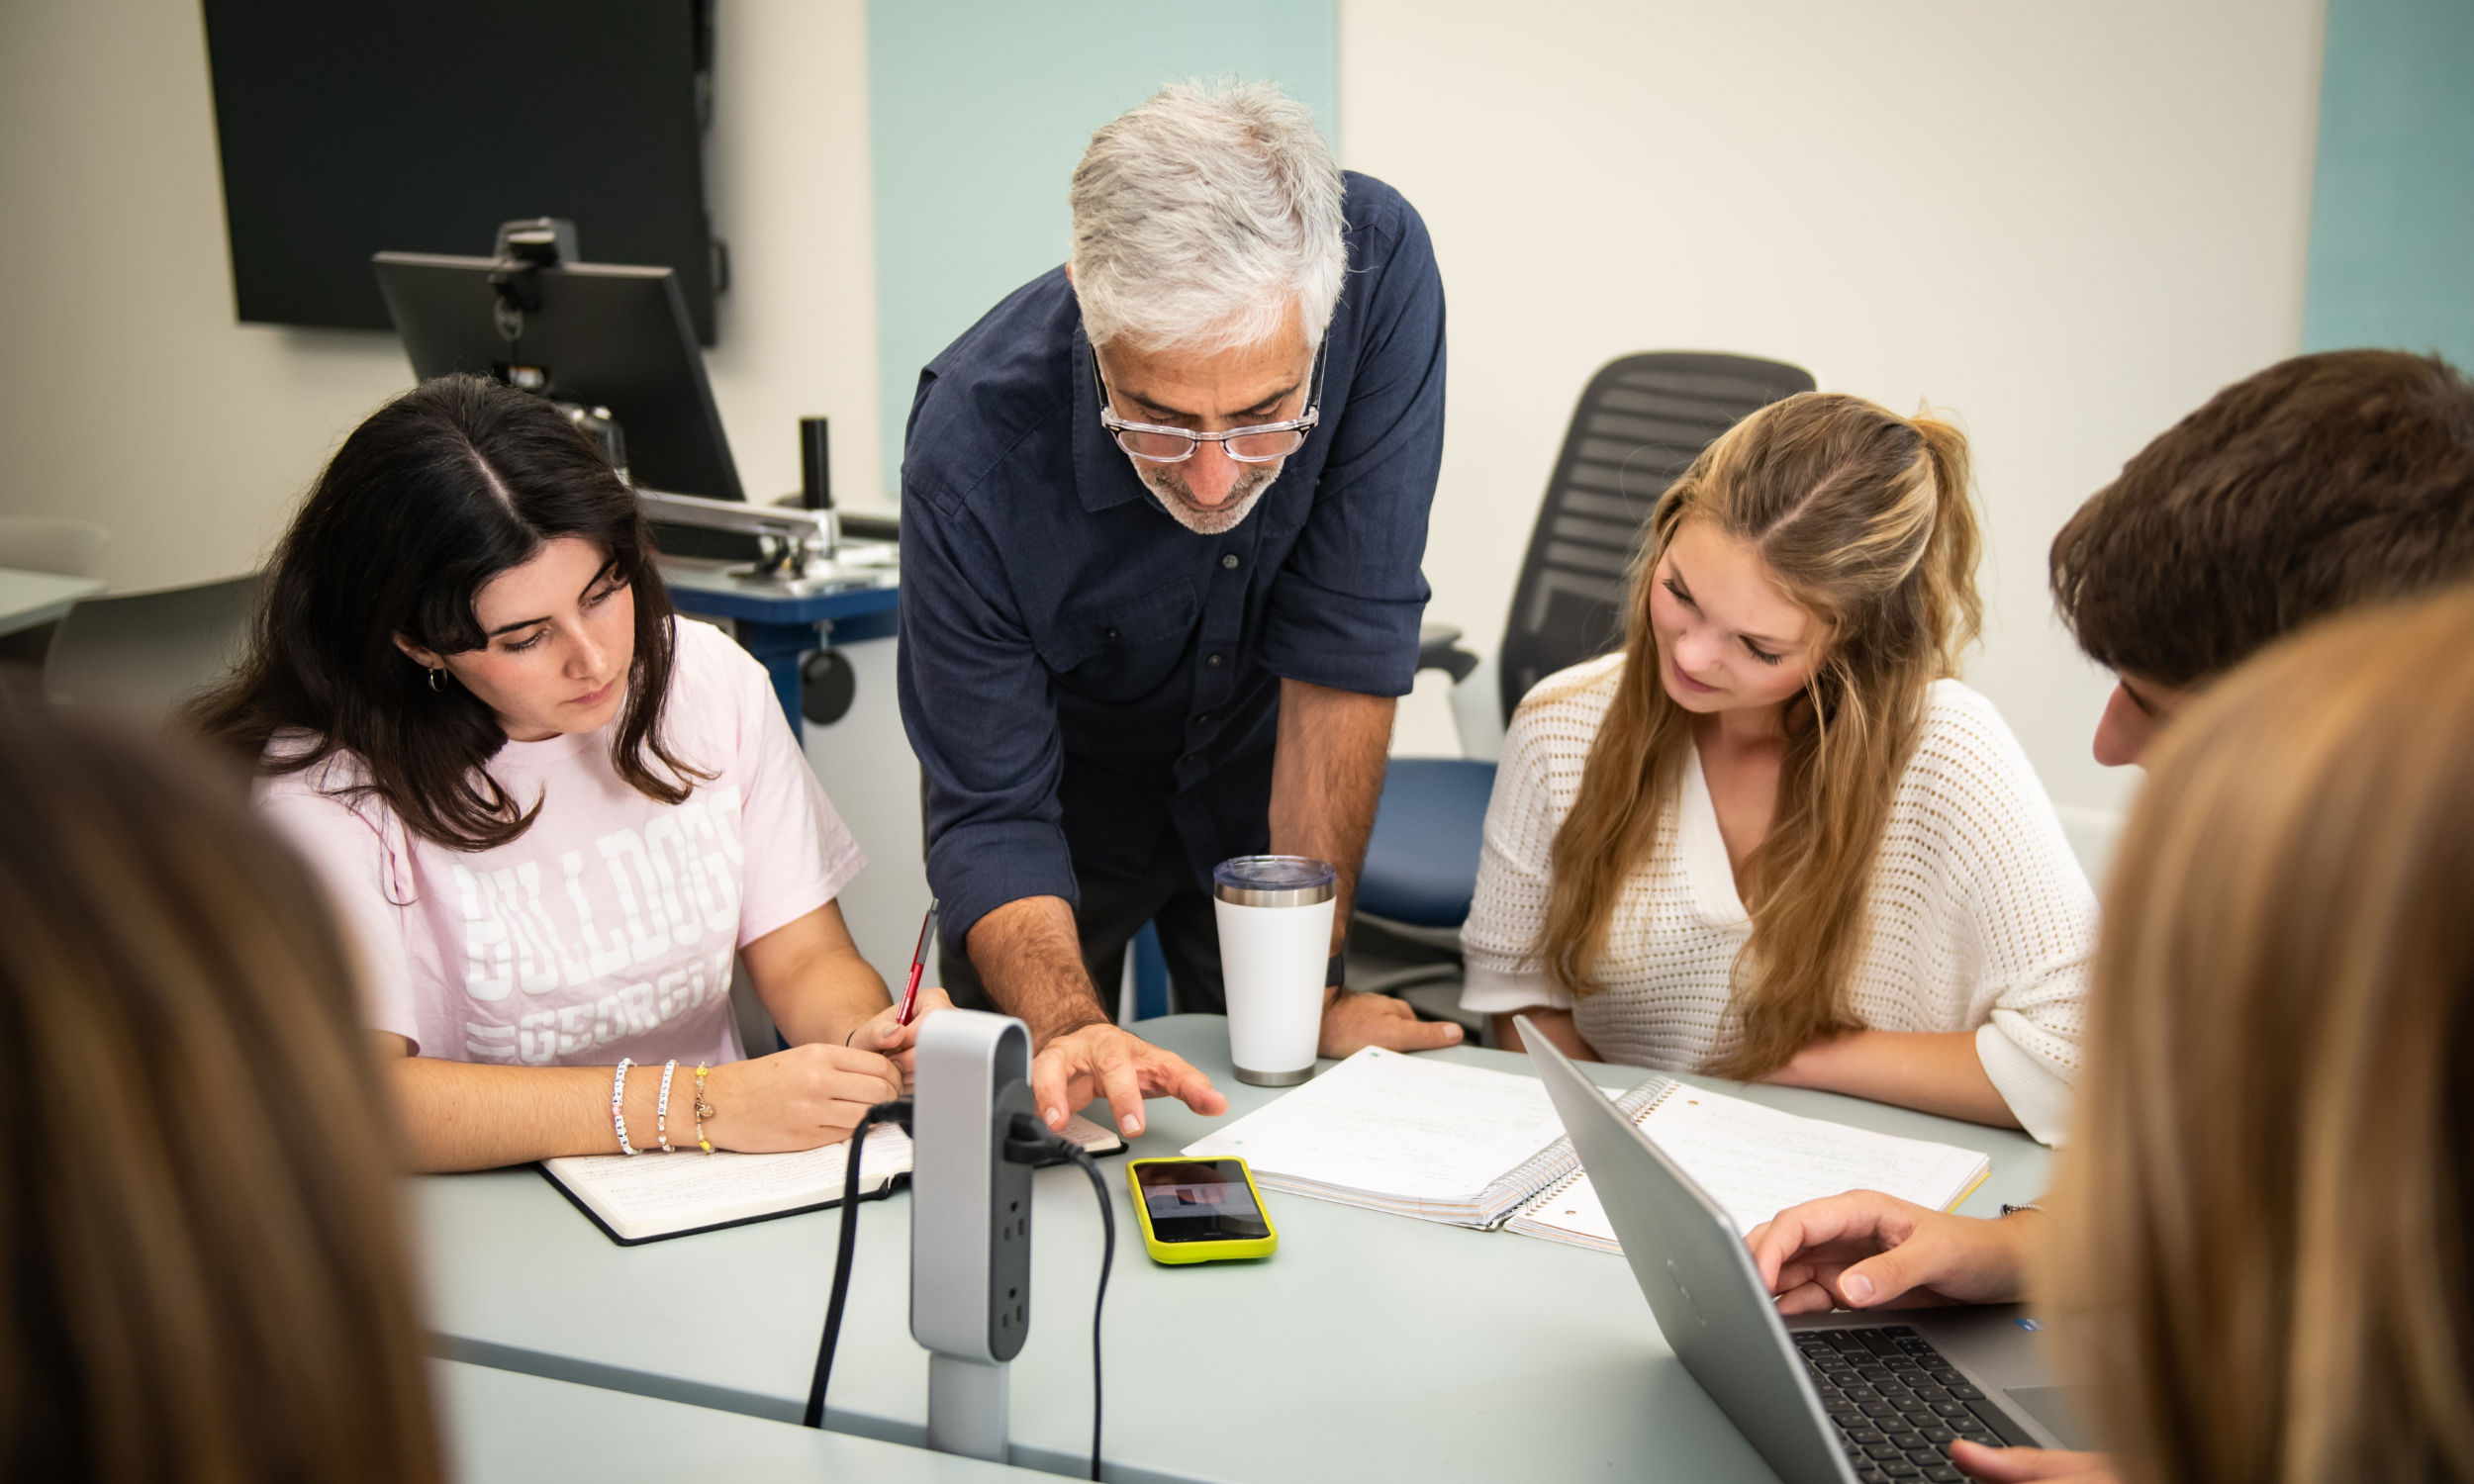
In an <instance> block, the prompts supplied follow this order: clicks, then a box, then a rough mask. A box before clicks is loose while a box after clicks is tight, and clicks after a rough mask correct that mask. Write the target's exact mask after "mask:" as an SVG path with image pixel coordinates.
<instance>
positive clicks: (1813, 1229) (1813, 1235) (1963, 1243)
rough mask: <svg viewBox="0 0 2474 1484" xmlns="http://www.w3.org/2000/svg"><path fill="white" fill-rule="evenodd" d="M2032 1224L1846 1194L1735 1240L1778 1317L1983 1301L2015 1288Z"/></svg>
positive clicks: (1873, 1194)
mask: <svg viewBox="0 0 2474 1484" xmlns="http://www.w3.org/2000/svg"><path fill="white" fill-rule="evenodd" d="M2041 1220H2042V1218H2039V1217H2003V1218H2002V1219H2001V1220H1998V1221H1985V1220H1982V1219H1980V1218H1977V1217H1972V1216H1951V1215H1948V1214H1946V1213H1944V1212H1940V1211H1934V1210H1931V1209H1928V1208H1926V1207H1924V1206H1919V1205H1916V1204H1914V1203H1913V1202H1910V1201H1903V1200H1899V1199H1897V1198H1896V1197H1894V1196H1887V1195H1883V1194H1881V1193H1880V1192H1878V1191H1873V1190H1851V1191H1849V1192H1848V1193H1847V1194H1845V1195H1833V1196H1828V1197H1825V1198H1823V1199H1821V1200H1817V1201H1806V1202H1805V1203H1804V1204H1802V1205H1800V1206H1789V1207H1788V1208H1787V1209H1786V1210H1784V1211H1781V1212H1779V1213H1778V1214H1777V1215H1776V1216H1773V1217H1771V1218H1770V1219H1769V1220H1767V1221H1765V1222H1762V1223H1761V1224H1760V1226H1757V1227H1755V1228H1753V1230H1752V1231H1751V1232H1750V1233H1748V1234H1747V1235H1746V1236H1745V1239H1744V1244H1745V1246H1747V1247H1749V1248H1751V1249H1752V1250H1753V1261H1754V1263H1755V1264H1756V1265H1758V1266H1759V1267H1760V1274H1761V1280H1762V1281H1763V1282H1765V1283H1767V1284H1768V1285H1769V1291H1770V1292H1771V1293H1772V1294H1775V1295H1776V1296H1777V1300H1778V1309H1779V1312H1780V1313H1783V1314H1821V1313H1827V1312H1828V1311H1829V1310H1831V1309H1835V1308H1841V1307H1844V1308H1849V1309H1885V1308H1887V1309H1899V1308H1917V1307H1922V1306H1925V1305H1931V1304H1993V1303H2002V1302H2006V1301H2009V1300H2012V1299H2016V1298H2018V1297H2019V1296H2020V1294H2021V1292H2022V1291H2023V1290H2024V1289H2025V1287H2026V1278H2025V1269H2026V1265H2027V1264H2026V1258H2027V1251H2026V1249H2027V1239H2028V1236H2029V1234H2030V1233H2031V1232H2032V1231H2033V1230H2035V1228H2036V1225H2037V1223H2038V1222H2040V1221H2041ZM2021 1477H2027V1476H2025V1475H2022V1476H2021Z"/></svg>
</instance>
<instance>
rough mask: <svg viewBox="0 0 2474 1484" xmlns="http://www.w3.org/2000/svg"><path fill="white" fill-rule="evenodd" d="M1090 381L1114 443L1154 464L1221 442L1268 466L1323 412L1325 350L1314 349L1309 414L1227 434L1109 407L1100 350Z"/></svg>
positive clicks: (1244, 459) (1301, 441) (1296, 444)
mask: <svg viewBox="0 0 2474 1484" xmlns="http://www.w3.org/2000/svg"><path fill="white" fill-rule="evenodd" d="M1091 380H1092V385H1093V386H1094V387H1097V388H1098V389H1099V425H1100V426H1101V427H1104V428H1106V429H1107V430H1108V435H1109V436H1110V437H1112V438H1114V439H1115V440H1116V446H1117V447H1119V448H1122V449H1124V450H1125V451H1126V452H1127V453H1130V454H1132V455H1133V456H1134V457H1136V458H1138V459H1141V460H1143V461H1144V462H1145V463H1152V464H1179V463H1184V462H1185V461H1186V460H1188V459H1189V458H1192V457H1193V456H1194V449H1195V448H1196V447H1197V446H1199V445H1201V444H1204V443H1217V444H1219V445H1220V451H1221V452H1222V453H1225V454H1227V455H1228V456H1229V457H1230V458H1232V459H1235V460H1237V462H1239V463H1241V464H1268V463H1271V462H1272V461H1273V460H1275V459H1285V458H1286V457H1288V455H1290V454H1292V453H1295V452H1296V451H1297V450H1298V449H1300V448H1302V447H1304V446H1305V435H1306V433H1307V432H1308V431H1309V430H1310V429H1312V428H1313V426H1314V424H1315V423H1316V422H1318V421H1321V420H1322V416H1323V348H1322V347H1321V346H1316V347H1315V351H1314V387H1313V390H1312V391H1311V392H1309V393H1308V394H1307V396H1306V408H1305V416H1304V417H1294V418H1291V419H1289V420H1288V421H1286V422H1264V423H1258V424H1257V425H1255V426H1253V427H1232V428H1230V429H1229V430H1228V431H1226V432H1190V431H1189V430H1187V429H1186V428H1183V427H1161V426H1159V425H1158V424H1156V423H1151V422H1128V421H1126V420H1125V419H1124V418H1123V417H1118V416H1117V415H1116V410H1115V409H1114V408H1112V407H1110V406H1109V405H1108V383H1107V381H1106V380H1105V379H1104V378H1102V377H1101V376H1100V374H1099V352H1098V351H1097V350H1095V349H1094V351H1093V352H1092V356H1091Z"/></svg>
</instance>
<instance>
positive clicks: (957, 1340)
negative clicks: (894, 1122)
mask: <svg viewBox="0 0 2474 1484" xmlns="http://www.w3.org/2000/svg"><path fill="white" fill-rule="evenodd" d="M915 1066H916V1069H917V1075H916V1090H915V1091H914V1092H913V1094H912V1096H911V1107H912V1113H911V1127H910V1137H911V1141H912V1150H911V1174H910V1338H911V1339H913V1340H916V1341H917V1342H919V1344H920V1345H921V1346H922V1347H924V1348H925V1349H926V1350H927V1351H928V1446H929V1447H932V1448H935V1449H937V1450H938V1451H940V1452H947V1453H965V1454H968V1455H970V1456H972V1457H975V1458H987V1459H992V1460H994V1461H996V1462H999V1463H1002V1462H1004V1461H1005V1429H1006V1391H1007V1388H1006V1377H1005V1371H1004V1364H1005V1362H1006V1361H1008V1360H1011V1359H1012V1358H1013V1357H1014V1356H1015V1355H1017V1354H1019V1353H1021V1350H1022V1341H1023V1338H1024V1336H1025V1335H1026V1334H1027V1333H1028V1331H1029V1329H1030V1313H1031V1306H1030V1299H1031V1292H1030V1288H1031V1171H1030V1167H1029V1166H1028V1165H1023V1164H1015V1163H1012V1162H1010V1161H1009V1160H1007V1159H1005V1158H1004V1138H1005V1132H1006V1127H1007V1125H1008V1124H1009V1123H1010V1121H1011V1115H1012V1114H1015V1113H1028V1112H1030V1111H1031V1108H1032V1103H1031V1089H1030V1075H1031V1038H1030V1034H1029V1033H1028V1032H1027V1031H1025V1030H1024V1029H1023V1026H1022V1022H1020V1021H1018V1020H1014V1019H1012V1018H1010V1017H1007V1016H1002V1015H990V1014H985V1013H982V1012H980V1011H975V1010H941V1011H939V1012H937V1013H936V1014H933V1015H930V1016H928V1017H927V1018H926V1019H925V1020H922V1021H920V1022H919V1043H918V1057H917V1060H916V1063H915Z"/></svg>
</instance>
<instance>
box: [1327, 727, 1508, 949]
mask: <svg viewBox="0 0 2474 1484" xmlns="http://www.w3.org/2000/svg"><path fill="white" fill-rule="evenodd" d="M1493 792H1494V765H1493V764H1492V763H1474V762H1470V761H1469V760H1467V759H1465V758H1393V759H1392V760H1391V765H1390V767H1389V768H1388V769H1387V770H1386V771H1385V772H1384V774H1383V796H1382V801H1381V802H1380V804H1378V805H1377V806H1376V809H1375V830H1374V833H1373V834H1372V835H1371V836H1370V837H1369V838H1368V839H1367V842H1366V869H1365V870H1364V871H1363V872H1362V873H1360V875H1359V877H1358V895H1357V906H1358V910H1360V911H1362V912H1368V913H1371V914H1373V915H1374V916H1377V917H1387V918H1389V919H1391V920H1392V921H1394V922H1405V923H1408V924H1410V925H1412V926H1415V927H1428V928H1457V927H1459V926H1460V925H1461V923H1462V922H1463V921H1464V920H1466V919H1467V918H1468V916H1469V900H1470V897H1471V896H1472V895H1473V894H1474V893H1475V891H1476V889H1477V850H1478V845H1479V842H1480V838H1481V836H1482V834H1483V831H1484V827H1485V822H1486V799H1487V798H1488V797H1489V796H1490V795H1491V794H1492V793H1493Z"/></svg>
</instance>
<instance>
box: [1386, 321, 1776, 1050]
mask: <svg viewBox="0 0 2474 1484" xmlns="http://www.w3.org/2000/svg"><path fill="white" fill-rule="evenodd" d="M1812 390H1814V382H1813V378H1812V374H1811V373H1810V372H1808V371H1805V370H1803V369H1802V368H1800V367H1796V366H1789V365H1785V364H1783V363H1781V362H1778V361H1764V360H1757V359H1754V358H1753V357H1750V356H1741V355H1718V354H1709V353H1703V352H1693V351H1651V352H1647V353H1644V354H1641V355H1628V356H1625V357H1623V358H1622V359H1620V360H1615V361H1610V362H1609V363H1607V365H1606V366H1605V367H1603V368H1602V369H1600V370H1599V372H1598V373H1597V375H1595V376H1593V377H1591V378H1589V385H1588V386H1587V387H1586V388H1584V389H1583V390H1582V391H1581V394H1580V403H1579V405H1578V406H1577V407H1575V408H1573V410H1572V420H1571V426H1570V429H1569V430H1568V431H1567V432H1566V433H1565V434H1564V449H1563V452H1562V453H1560V454H1558V455H1557V456H1556V460H1555V472H1554V473H1553V475H1552V476H1550V477H1549V479H1548V480H1547V491H1546V502H1545V504H1544V505H1543V506H1542V507H1541V508H1540V509H1539V510H1538V523H1537V526H1536V527H1535V528H1534V529H1533V530H1532V531H1531V532H1530V536H1529V552H1528V555H1527V556H1526V557H1525V558H1524V559H1523V560H1522V562H1521V570H1520V582H1519V584H1518V586H1516V587H1515V588H1514V589H1513V592H1512V611H1511V615H1510V620H1509V621H1508V622H1507V623H1506V624H1505V625H1504V630H1503V647H1502V649H1501V651H1500V653H1499V655H1498V657H1497V661H1496V669H1495V682H1496V688H1497V694H1496V696H1495V699H1496V700H1497V702H1498V703H1499V706H1500V718H1499V721H1500V723H1508V722H1509V721H1510V720H1511V718H1512V711H1513V709H1514V708H1515V707H1517V706H1518V705H1519V704H1520V700H1521V697H1522V696H1526V695H1528V694H1529V690H1530V688H1531V687H1532V686H1535V685H1536V684H1537V683H1538V682H1539V681H1541V680H1544V679H1545V678H1546V677H1548V676H1550V675H1553V674H1554V673H1555V672H1557V671H1559V670H1562V669H1565V668H1567V667H1569V666H1571V665H1576V664H1579V663H1580V662H1581V661H1582V660H1585V659H1588V658H1590V657H1592V656H1594V655H1600V654H1604V653H1606V652H1607V651H1608V650H1610V649H1613V648H1614V647H1615V646H1616V645H1617V644H1619V643H1620V642H1622V639H1623V630H1624V596H1625V575H1626V573H1627V572H1628V570H1629V569H1630V567H1631V564H1632V559H1633V557H1634V555H1635V553H1636V552H1638V550H1639V549H1640V542H1641V535H1642V531H1643V529H1644V527H1645V526H1646V525H1647V523H1648V520H1649V516H1650V511H1651V510H1652V509H1653V508H1654V507H1655V506H1656V505H1657V504H1658V498H1659V497H1660V496H1661V495H1664V494H1665V493H1666V487H1667V486H1668V485H1670V484H1672V483H1674V481H1675V478H1676V476H1678V475H1680V474H1682V473H1683V471H1684V470H1685V469H1686V468H1688V467H1690V465H1691V463H1692V461H1693V459H1695V458H1697V457H1699V456H1700V452H1701V450H1702V449H1704V448H1706V447H1708V446H1709V444H1710V443H1711V442H1712V441H1713V440H1714V439H1716V438H1717V436H1718V435H1719V434H1720V433H1722V432H1725V431H1726V430H1727V429H1728V428H1729V427H1732V426H1733V425H1735V423H1736V422H1737V421H1738V420H1740V419H1741V418H1743V417H1746V416H1747V415H1749V414H1751V413H1754V412H1756V411H1758V410H1760V408H1762V407H1765V406H1767V405H1768V404H1770V403H1772V402H1776V401H1778V400H1779V399H1781V398H1785V397H1791V396H1793V395H1795V394H1796V393H1798V392H1809V391H1812ZM1460 637H1461V631H1460V630H1459V629H1457V628H1452V627H1449V626H1446V625H1441V624H1435V625H1429V626H1428V627H1427V629H1426V631H1425V632H1424V633H1423V634H1422V635H1421V636H1420V638H1421V646H1420V652H1419V655H1418V668H1419V669H1421V670H1425V669H1436V670H1443V671H1445V672H1447V673H1449V674H1450V675H1451V677H1452V679H1453V682H1454V684H1455V685H1458V684H1461V683H1463V682H1466V681H1468V680H1470V678H1471V676H1472V674H1473V673H1474V672H1475V671H1476V670H1477V669H1478V668H1479V665H1480V662H1479V660H1478V658H1477V656H1475V655H1474V654H1472V653H1470V652H1469V651H1468V650H1466V649H1463V648H1461V647H1460ZM1472 740H1474V739H1471V738H1468V737H1466V736H1465V737H1464V739H1463V741H1464V744H1465V746H1466V745H1467V744H1468V743H1469V742H1471V741H1472ZM1493 787H1494V764H1493V762H1492V761H1491V760H1490V759H1483V760H1481V759H1476V758H1394V759H1393V760H1392V762H1391V766H1390V768H1389V770H1388V771H1387V772H1386V773H1385V775H1384V778H1383V792H1382V801H1381V803H1380V805H1379V806H1378V808H1377V811H1376V815H1375V830H1374V835H1373V837H1372V838H1371V839H1370V840H1369V841H1368V842H1367V849H1366V868H1365V871H1364V872H1363V873H1362V874H1361V876H1360V877H1359V881H1358V895H1357V915H1358V916H1359V917H1361V918H1364V919H1366V920H1368V921H1370V922H1371V923H1373V924H1374V925H1375V926H1377V927H1379V928H1381V929H1382V930H1384V931H1385V932H1388V933H1390V934H1391V935H1393V936H1394V937H1398V938H1405V939H1407V940H1409V941H1411V942H1415V943H1421V944H1425V945H1427V946H1429V947H1432V948H1441V949H1450V950H1453V951H1455V952H1457V950H1458V948H1459V946H1460V931H1461V923H1462V921H1463V920H1464V919H1466V918H1467V917H1468V916H1469V904H1470V896H1471V894H1472V892H1473V891H1475V887H1476V883H1477V851H1478V843H1479V832H1480V829H1481V827H1482V826H1483V824H1484V822H1485V813H1486V799H1487V797H1488V795H1489V794H1490V793H1491V792H1492V790H1493ZM1459 974H1460V970H1459V967H1458V965H1457V964H1453V963H1446V964H1437V965H1428V966H1422V967H1418V968H1413V969H1406V970H1401V971H1398V972H1396V973H1393V974H1384V975H1380V976H1379V977H1376V978H1373V979H1370V980H1367V981H1365V982H1362V983H1358V984H1354V985H1353V987H1356V988H1364V989H1373V990H1377V991H1379V992H1398V991H1401V990H1403V989H1406V988H1408V987H1410V986H1411V985H1413V984H1417V983H1421V982H1430V981H1433V980H1436V979H1448V978H1457V977H1458V976H1459ZM1416 998H1417V999H1418V1000H1419V1002H1420V1003H1419V1008H1420V1009H1422V1010H1427V1011H1429V1012H1430V1013H1450V1011H1451V1007H1452V1006H1453V1005H1456V1004H1457V1002H1458V992H1457V990H1453V991H1449V993H1448V996H1438V995H1436V994H1432V993H1428V994H1420V995H1418V996H1416ZM1454 1018H1459V1019H1462V1020H1464V1022H1465V1023H1468V1024H1470V1025H1471V1026H1472V1028H1473V1029H1475V1022H1476V1019H1477V1017H1475V1016H1455V1017H1454Z"/></svg>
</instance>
